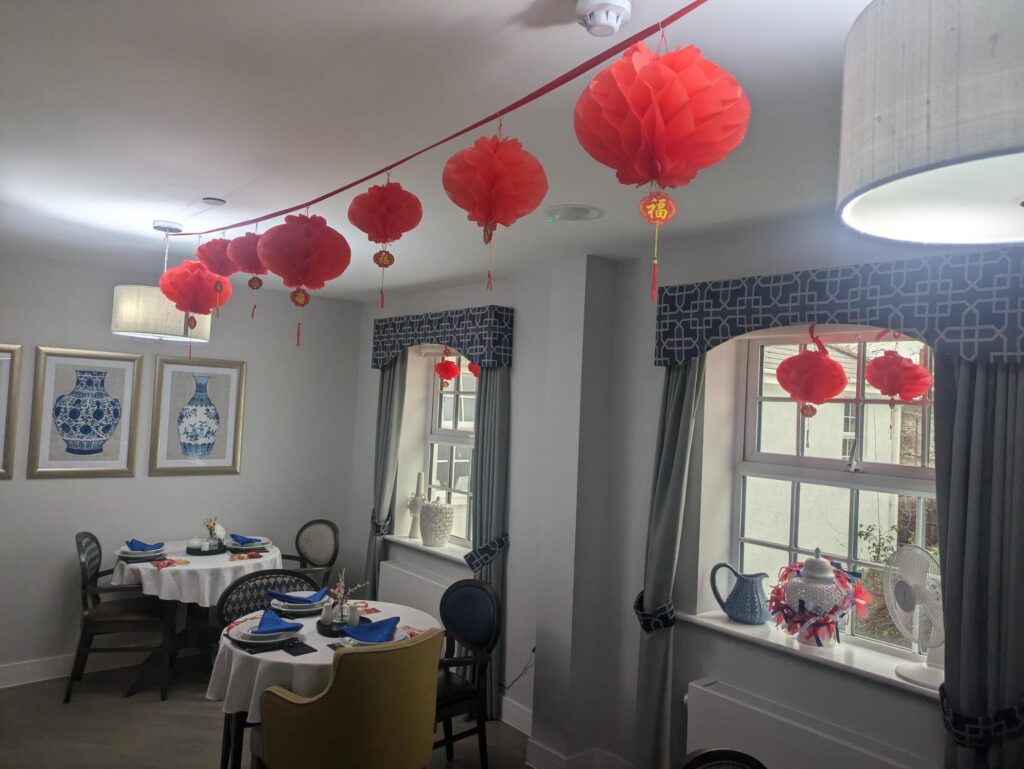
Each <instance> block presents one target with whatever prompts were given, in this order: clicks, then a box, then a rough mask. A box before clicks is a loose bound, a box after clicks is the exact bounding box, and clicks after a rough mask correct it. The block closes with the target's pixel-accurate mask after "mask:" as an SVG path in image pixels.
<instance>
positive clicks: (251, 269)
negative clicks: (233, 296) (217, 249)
mask: <svg viewBox="0 0 1024 769" xmlns="http://www.w3.org/2000/svg"><path fill="white" fill-rule="evenodd" d="M259 242H260V236H259V235H257V234H256V233H255V232H247V233H245V234H244V235H241V236H239V237H237V238H234V239H233V240H232V241H231V242H230V243H228V258H229V259H230V260H231V261H232V262H234V263H235V265H237V267H238V271H239V272H244V273H248V274H249V276H250V277H249V282H248V286H249V288H251V289H252V290H253V291H258V290H259V289H260V288H262V287H263V279H262V278H260V277H259V276H260V275H266V274H267V266H266V265H265V264H263V260H262V259H260V255H259V251H258V247H259ZM249 317H250V318H255V317H256V302H255V300H254V301H253V303H252V311H251V312H250V313H249Z"/></svg>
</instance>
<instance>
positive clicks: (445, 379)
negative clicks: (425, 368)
mask: <svg viewBox="0 0 1024 769" xmlns="http://www.w3.org/2000/svg"><path fill="white" fill-rule="evenodd" d="M434 373H435V374H437V375H438V377H440V378H441V387H447V386H448V383H449V382H450V381H451V380H453V379H455V377H457V376H458V375H459V364H458V363H456V362H455V361H451V360H448V359H447V358H443V359H442V360H441V361H440V362H439V363H437V364H436V365H435V366H434Z"/></svg>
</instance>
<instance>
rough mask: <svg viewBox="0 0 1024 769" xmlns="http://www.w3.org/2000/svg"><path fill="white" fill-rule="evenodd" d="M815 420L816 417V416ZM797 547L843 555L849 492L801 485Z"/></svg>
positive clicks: (846, 532) (848, 515)
mask: <svg viewBox="0 0 1024 769" xmlns="http://www.w3.org/2000/svg"><path fill="white" fill-rule="evenodd" d="M815 419H817V417H815ZM799 507H800V518H799V520H798V522H797V535H796V544H797V547H799V548H802V549H806V550H814V549H815V548H818V547H820V548H821V550H822V552H823V553H826V554H827V555H832V556H845V555H847V549H848V546H849V539H850V490H849V489H841V488H838V487H836V486H818V485H816V484H812V483H801V484H800V506H799Z"/></svg>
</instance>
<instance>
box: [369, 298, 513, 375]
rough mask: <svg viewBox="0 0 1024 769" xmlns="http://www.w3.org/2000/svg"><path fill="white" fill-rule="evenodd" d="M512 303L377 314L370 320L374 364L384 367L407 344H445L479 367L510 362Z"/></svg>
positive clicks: (501, 365) (502, 366) (501, 366)
mask: <svg viewBox="0 0 1024 769" xmlns="http://www.w3.org/2000/svg"><path fill="white" fill-rule="evenodd" d="M512 316H513V311H512V308H511V307H499V306H498V305H495V304H489V305H487V306H486V307H467V308H466V309H463V310H444V311H442V312H427V313H424V314H422V315H399V316H397V317H394V318H378V319H377V320H375V321H374V322H373V361H372V363H373V367H374V368H383V367H384V366H386V365H387V363H388V361H390V360H391V359H392V358H394V357H395V356H396V355H398V354H400V353H401V352H402V350H404V349H406V348H407V347H414V346H416V345H418V344H446V345H448V346H449V347H451V348H452V349H454V350H457V351H458V352H460V353H462V354H463V355H465V356H466V357H467V358H469V359H470V360H471V361H473V362H474V363H475V364H477V365H478V366H480V367H481V368H508V367H510V366H511V365H512Z"/></svg>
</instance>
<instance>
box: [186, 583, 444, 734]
mask: <svg viewBox="0 0 1024 769" xmlns="http://www.w3.org/2000/svg"><path fill="white" fill-rule="evenodd" d="M369 606H371V607H374V608H377V609H380V612H379V613H376V614H370V615H368V617H369V619H371V620H373V621H375V622H376V621H378V620H382V619H387V618H388V617H395V616H397V617H398V618H399V619H398V626H399V627H402V626H405V625H408V626H410V627H413V628H416V629H417V630H428V629H430V628H432V627H441V623H440V622H438V621H437V620H436V619H434V618H433V617H431V616H430V615H429V614H427V613H426V612H422V611H419V610H418V609H413V608H412V607H409V606H401V605H400V604H395V603H382V602H380V601H369ZM251 616H254V617H258V616H259V612H257V613H256V614H254V615H251ZM318 619H319V616H318V615H313V616H311V617H305V618H303V619H297V620H292V621H294V622H301V623H302V625H303V630H302V634H303V640H304V641H305V642H306V643H307V644H309V645H310V646H312V647H314V648H315V649H316V652H314V653H311V654H303V655H302V656H301V657H293V656H291V655H290V654H288V652H286V651H283V650H281V649H278V650H276V651H272V652H264V653H263V654H249V652H247V651H245V650H244V649H240V648H239V647H237V646H235V644H233V643H232V642H231V641H229V640H228V639H226V638H221V640H220V649H219V650H218V652H217V661H216V662H215V663H214V666H213V674H212V675H211V676H210V684H209V686H208V687H207V689H206V697H207V699H211V700H223V701H224V712H225V713H240V712H248V713H249V716H248V720H249V722H250V723H257V722H259V721H260V719H261V716H262V714H261V710H260V698H261V697H262V696H263V692H264V691H266V690H267V689H269V688H270V687H271V686H283V687H284V688H285V689H288V690H289V691H292V692H295V693H296V694H299V695H302V696H304V697H311V696H313V695H314V694H319V693H320V692H322V691H323V690H324V689H326V688H327V684H328V683H329V682H330V680H331V663H332V662H333V660H334V650H333V649H328V648H327V644H329V643H336V642H337V641H338V639H337V638H328V637H326V636H322V635H320V634H319V633H318V632H317V630H316V622H317V620H318Z"/></svg>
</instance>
